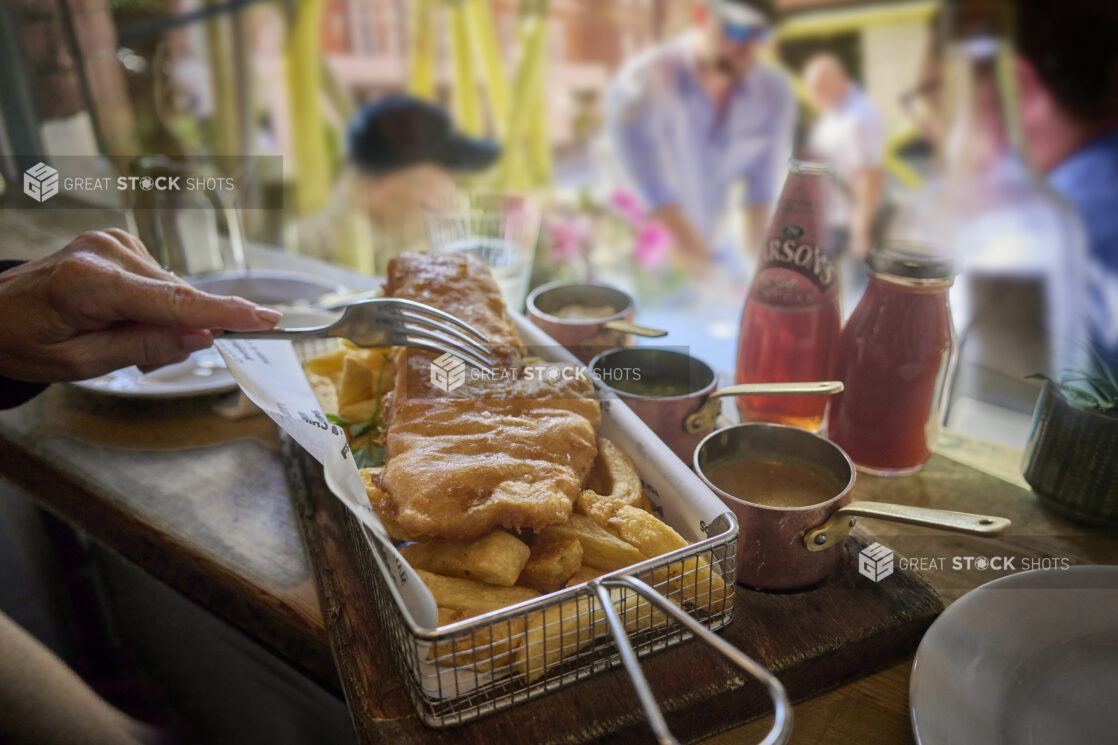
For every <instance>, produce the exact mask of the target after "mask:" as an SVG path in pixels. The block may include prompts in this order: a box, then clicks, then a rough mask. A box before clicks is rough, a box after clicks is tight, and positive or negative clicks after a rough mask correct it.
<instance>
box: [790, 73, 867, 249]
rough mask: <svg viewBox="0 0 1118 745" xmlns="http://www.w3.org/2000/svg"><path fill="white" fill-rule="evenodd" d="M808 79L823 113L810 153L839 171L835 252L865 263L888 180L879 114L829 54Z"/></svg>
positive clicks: (834, 203)
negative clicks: (885, 172) (883, 190)
mask: <svg viewBox="0 0 1118 745" xmlns="http://www.w3.org/2000/svg"><path fill="white" fill-rule="evenodd" d="M804 81H805V83H806V84H807V89H808V95H809V96H810V97H811V100H812V103H814V104H815V105H816V106H817V107H818V108H819V109H820V110H821V111H822V112H823V114H822V116H820V117H819V119H818V120H817V121H816V123H815V126H814V127H813V128H812V130H811V136H810V139H809V144H808V149H809V151H810V152H811V154H812V155H813V156H815V157H818V158H819V159H821V160H824V161H826V162H828V163H830V164H831V165H832V166H833V167H834V169H835V180H836V187H837V188H836V189H835V192H836V194H835V198H834V199H833V200H832V209H831V215H830V217H829V221H830V223H831V229H832V239H833V240H834V241H835V242H836V244H835V248H836V250H837V251H838V252H839V253H840V254H843V253H849V254H850V255H851V256H852V257H854V258H856V259H864V258H865V257H866V256H867V255H868V253H869V249H870V244H871V242H872V240H873V225H874V219H875V217H876V215H877V213H878V210H879V209H880V207H881V193H882V186H883V184H884V181H885V177H884V171H883V170H882V156H883V155H884V151H885V128H884V126H883V125H882V122H881V115H880V114H879V113H878V111H877V108H876V107H875V106H874V104H873V102H872V101H871V100H870V99H869V96H867V95H866V94H865V93H864V92H863V91H862V90H861V89H860V88H859V87H858V86H857V85H855V84H854V83H853V82H852V81H851V80H850V77H849V76H848V75H847V73H846V70H845V69H844V68H843V66H842V63H841V62H839V61H838V59H836V58H835V57H834V56H832V55H830V54H823V55H819V56H816V57H813V58H812V59H811V60H810V61H809V62H808V63H807V65H806V66H805V67H804Z"/></svg>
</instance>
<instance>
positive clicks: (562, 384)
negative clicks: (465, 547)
mask: <svg viewBox="0 0 1118 745" xmlns="http://www.w3.org/2000/svg"><path fill="white" fill-rule="evenodd" d="M387 294H388V295H389V296H391V297H399V298H407V299H410V300H417V301H419V302H423V303H427V304H428V305H432V306H434V307H436V308H439V309H441V310H445V311H447V312H448V313H452V314H453V315H455V316H457V317H458V318H461V319H462V320H464V321H466V322H467V323H469V324H471V325H473V326H474V327H475V328H477V329H478V330H480V331H481V332H482V333H484V334H485V335H486V336H487V337H488V338H489V340H490V342H491V343H492V344H493V345H495V350H494V351H495V355H494V356H495V357H497V358H498V359H499V360H500V362H499V364H498V367H497V369H496V371H495V375H493V376H492V377H489V378H482V379H475V378H474V377H473V376H468V377H467V381H466V383H465V384H463V385H462V386H461V387H460V388H457V389H455V390H454V391H453V392H452V393H451V394H447V393H444V392H443V391H440V390H438V389H436V388H434V386H433V385H432V384H431V376H430V365H431V361H432V360H433V359H434V358H435V357H436V356H437V355H434V354H431V353H428V352H422V351H419V350H415V349H400V350H398V351H397V356H396V360H395V361H396V383H395V388H394V390H393V392H392V394H391V396H390V402H389V407H388V408H389V421H388V429H387V438H386V449H387V451H388V457H387V460H386V463H385V469H384V471H383V473H382V474H381V478H380V485H381V487H382V489H383V490H384V491H385V492H387V494H388V496H389V498H388V500H387V504H385V505H384V507H385V509H386V510H387V512H388V513H389V514H390V515H391V517H392V518H393V519H395V520H396V522H398V523H399V524H400V526H401V527H403V528H404V529H405V530H406V531H407V532H409V533H411V534H413V535H416V536H441V537H445V538H458V539H470V538H477V537H480V536H482V535H484V534H486V533H488V532H489V531H491V530H493V529H494V528H497V527H505V528H531V529H532V530H540V529H542V528H544V527H546V526H548V525H553V524H557V523H562V522H565V521H566V520H567V518H568V517H569V516H570V514H571V509H572V506H573V505H574V502H575V501H576V500H577V499H578V496H579V494H580V493H581V489H582V487H583V484H584V483H585V481H586V477H587V475H588V474H589V472H590V468H591V466H592V465H593V463H594V458H595V457H596V455H597V437H598V428H599V426H600V425H601V409H600V407H599V405H598V401H597V400H596V399H595V398H594V386H593V384H592V382H591V381H590V380H589V378H588V377H587V376H585V375H580V374H578V371H579V370H580V368H577V367H575V366H573V365H566V364H560V363H533V364H532V365H531V366H530V368H522V367H521V362H520V360H521V357H522V355H523V352H524V350H523V348H522V347H521V344H520V339H519V337H518V336H517V334H516V329H515V327H514V326H513V324H512V321H511V319H510V318H509V316H508V314H507V313H506V312H505V307H504V303H503V302H502V300H501V294H500V290H499V289H498V287H497V285H496V283H495V282H494V281H493V278H492V276H491V275H490V274H489V270H488V269H487V268H486V267H485V266H484V265H482V264H481V263H480V262H478V261H477V260H476V259H474V258H473V257H469V256H453V255H447V254H414V253H412V254H402V255H400V256H398V257H396V258H395V259H393V260H392V261H391V262H390V263H389V265H388V284H387ZM529 369H530V371H531V372H530V374H529V372H528V371H529Z"/></svg>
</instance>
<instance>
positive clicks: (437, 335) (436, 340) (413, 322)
mask: <svg viewBox="0 0 1118 745" xmlns="http://www.w3.org/2000/svg"><path fill="white" fill-rule="evenodd" d="M393 302H394V304H395V303H399V306H398V307H394V308H393V309H392V310H393V311H394V313H393V314H394V315H395V316H397V318H398V319H399V321H400V325H399V331H400V332H401V333H402V334H404V335H405V336H406V339H407V342H408V345H409V346H416V347H422V348H426V349H428V350H430V351H435V352H443V353H446V352H449V353H451V354H454V355H456V356H458V357H460V358H461V359H462V360H463V361H464V362H467V363H469V364H470V365H473V366H474V367H477V368H479V369H485V368H488V367H490V366H492V360H491V359H490V353H489V349H488V348H487V347H485V346H484V345H483V344H481V343H479V342H485V341H488V339H487V338H486V337H485V336H484V335H482V334H481V333H480V332H479V331H478V330H477V329H475V328H474V327H473V326H470V325H469V324H467V323H465V322H464V321H462V320H461V319H459V318H456V317H454V316H453V315H451V314H449V313H446V312H444V311H441V310H439V309H438V308H432V307H431V306H429V305H424V304H423V303H417V302H414V301H411V300H403V299H396V300H394V301H393Z"/></svg>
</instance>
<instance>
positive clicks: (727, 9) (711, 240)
mask: <svg viewBox="0 0 1118 745" xmlns="http://www.w3.org/2000/svg"><path fill="white" fill-rule="evenodd" d="M773 20H774V13H773V7H772V4H771V3H770V2H767V1H766V0H706V2H703V3H700V4H699V5H698V6H697V7H696V9H695V27H694V28H692V29H690V30H689V31H688V32H687V33H685V34H684V35H682V36H680V37H679V38H676V39H674V40H671V41H669V42H667V43H665V44H663V45H660V46H657V47H654V48H652V49H650V50H648V51H646V52H644V53H643V54H641V55H639V56H637V57H636V58H634V59H633V60H631V61H630V62H629V63H628V64H626V65H625V67H624V68H623V69H622V70H621V72H620V73H619V74H618V76H617V78H616V79H615V80H614V81H613V82H612V84H611V85H610V88H609V90H608V92H607V95H606V100H605V121H606V131H607V135H608V137H609V140H610V143H611V145H612V148H613V150H614V152H615V153H616V155H617V158H618V160H619V162H620V166H621V170H622V172H623V176H624V177H625V180H626V181H627V182H628V184H629V185H630V186H631V187H632V188H633V189H634V190H635V191H636V192H637V194H638V195H639V197H640V198H641V200H642V201H643V203H644V207H645V208H646V209H647V210H648V213H649V215H650V217H652V218H653V219H655V220H657V221H658V222H660V223H661V224H662V225H664V226H665V227H666V228H667V229H668V230H669V231H670V232H671V234H672V237H673V239H674V244H675V248H676V251H677V255H678V257H679V258H680V259H682V260H683V261H684V262H686V263H687V264H688V265H689V266H690V267H691V268H692V269H693V270H695V271H696V272H699V271H703V270H704V269H709V267H710V266H711V260H712V259H718V258H719V256H718V254H719V253H722V252H726V251H733V250H734V249H732V248H727V246H734V245H735V243H736V244H740V240H741V239H740V238H738V239H737V240H736V241H735V240H734V239H733V237H730V240H729V241H726V242H723V238H724V236H725V235H726V233H725V227H726V226H725V223H726V222H727V220H726V218H727V212H728V210H727V207H728V202H729V199H730V195H731V193H732V189H733V187H735V186H736V185H737V184H738V183H742V182H743V183H744V187H745V188H744V204H743V207H744V211H745V218H746V224H747V226H748V235H747V236H746V237H745V240H746V243H747V245H748V247H749V248H750V249H752V250H756V249H757V248H758V247H759V246H760V245H761V242H762V238H763V236H764V230H765V228H766V227H767V222H768V213H769V208H770V205H771V204H772V202H773V200H774V198H775V196H776V190H777V188H778V186H779V182H780V180H781V176H782V175H783V173H784V171H785V167H786V162H787V158H788V156H789V155H790V153H791V140H792V135H793V130H794V127H795V117H796V103H795V99H794V97H793V95H792V90H791V87H790V85H789V84H788V82H787V80H786V79H785V77H784V76H783V75H782V74H781V73H780V72H778V71H776V70H775V69H773V68H772V67H769V66H767V65H764V64H761V63H759V62H758V61H757V59H756V57H757V52H758V48H759V46H760V44H761V42H763V41H764V40H765V39H766V38H767V37H768V35H769V32H770V29H771V26H772V22H773ZM730 261H731V262H733V261H734V260H733V259H730Z"/></svg>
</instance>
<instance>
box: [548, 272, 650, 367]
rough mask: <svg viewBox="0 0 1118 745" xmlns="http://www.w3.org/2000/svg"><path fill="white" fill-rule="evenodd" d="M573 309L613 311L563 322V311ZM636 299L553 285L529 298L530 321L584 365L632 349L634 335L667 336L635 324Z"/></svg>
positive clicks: (595, 288)
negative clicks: (600, 356) (607, 352)
mask: <svg viewBox="0 0 1118 745" xmlns="http://www.w3.org/2000/svg"><path fill="white" fill-rule="evenodd" d="M572 305H578V306H583V307H603V308H606V307H608V308H612V309H613V312H612V313H609V314H607V315H603V316H599V317H595V318H562V317H560V316H558V315H556V314H557V313H559V312H560V311H562V310H563V308H568V307H570V306H572ZM634 312H635V311H634V308H633V298H632V297H630V296H629V295H628V294H627V293H624V292H622V291H621V290H619V289H617V288H616V287H610V286H609V285H598V284H581V283H577V282H551V283H550V284H546V285H543V286H541V287H537V288H536V289H535V290H533V291H532V293H531V294H530V295H528V318H529V319H531V321H532V323H533V324H535V325H536V326H537V327H538V328H540V329H542V330H543V331H544V332H546V333H547V335H548V336H550V337H551V338H552V339H554V340H555V341H557V342H559V344H561V345H563V346H564V347H566V348H567V349H568V350H570V352H571V353H572V354H573V355H574V356H575V357H578V359H579V360H580V361H582V362H589V361H590V360H591V358H593V357H594V355H596V354H598V353H599V352H602V351H604V350H606V349H613V348H615V347H629V346H632V344H633V335H634V334H635V335H638V336H652V337H658V336H664V335H665V334H666V333H667V332H666V331H660V330H659V329H649V328H645V327H643V326H637V325H635V324H634V323H633V316H634Z"/></svg>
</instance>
